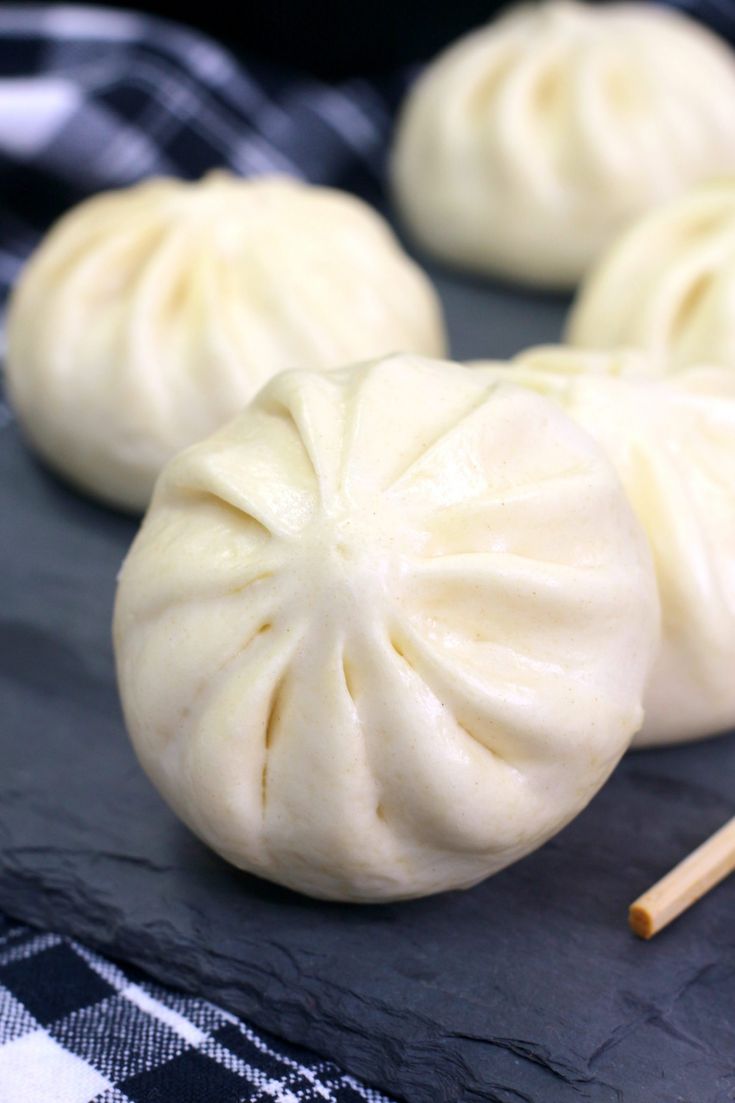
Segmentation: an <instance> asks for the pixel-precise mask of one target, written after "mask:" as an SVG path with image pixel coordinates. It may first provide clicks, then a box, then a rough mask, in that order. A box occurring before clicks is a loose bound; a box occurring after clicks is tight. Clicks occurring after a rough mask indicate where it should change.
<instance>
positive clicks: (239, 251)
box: [7, 173, 444, 509]
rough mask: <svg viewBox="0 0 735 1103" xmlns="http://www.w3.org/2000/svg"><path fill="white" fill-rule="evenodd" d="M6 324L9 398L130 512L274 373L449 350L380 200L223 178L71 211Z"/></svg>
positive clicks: (32, 269) (46, 445)
mask: <svg viewBox="0 0 735 1103" xmlns="http://www.w3.org/2000/svg"><path fill="white" fill-rule="evenodd" d="M8 331H9V332H8V338H9V349H8V365H7V375H8V383H9V387H10V394H11V397H12V400H13V403H14V405H15V407H16V410H17V412H18V415H19V418H20V420H21V422H22V424H23V426H24V428H25V430H26V433H27V434H28V436H29V438H30V440H31V441H32V443H33V444H34V445H35V446H36V448H37V449H38V450H39V452H40V453H41V454H42V455H43V456H44V457H45V459H46V460H47V461H48V462H49V463H50V464H52V465H53V466H54V467H55V468H57V469H58V470H59V471H60V472H62V473H63V474H65V475H66V476H68V478H69V479H71V480H72V481H73V482H74V483H76V484H78V485H79V486H80V487H82V488H83V489H85V490H87V491H89V492H90V493H92V494H95V495H98V496H99V497H100V498H102V499H104V500H105V501H108V502H110V503H112V504H114V505H119V506H122V507H124V508H130V509H143V508H144V507H145V506H146V505H147V503H148V499H149V497H150V494H151V491H152V488H153V483H154V481H155V478H156V476H157V474H158V472H159V470H160V469H161V467H162V466H163V464H164V463H165V462H166V461H167V460H168V459H169V458H170V457H171V456H172V455H173V454H174V453H175V452H177V451H178V450H179V449H180V448H183V447H185V446H186V445H188V444H191V443H193V442H194V441H195V440H198V439H200V438H201V437H203V436H206V435H207V434H208V433H210V432H212V430H214V429H215V428H217V427H218V426H219V425H221V424H222V423H223V422H224V421H226V420H227V419H229V418H230V417H232V416H233V415H234V414H235V413H236V412H237V411H238V410H239V409H240V408H241V407H242V406H243V405H244V403H246V402H247V401H248V400H249V399H250V398H251V397H252V395H253V394H254V393H255V391H256V390H257V389H258V388H259V387H260V386H261V385H262V384H263V383H265V382H266V380H267V379H269V378H270V377H271V376H272V375H274V374H275V373H276V372H278V371H280V370H282V369H284V368H290V367H303V368H333V367H336V366H337V365H338V364H340V363H344V362H345V361H346V360H350V359H355V358H361V357H365V356H370V355H378V354H382V353H387V352H393V351H397V350H407V351H415V352H425V353H430V354H440V353H441V352H443V346H444V341H443V332H442V322H441V316H440V308H439V305H438V301H437V299H436V296H435V294H434V292H433V290H432V288H431V286H430V284H429V282H428V280H427V279H426V277H425V276H424V275H423V274H422V272H421V271H420V269H418V268H417V267H416V265H414V264H413V262H412V261H410V260H409V258H408V257H407V256H406V255H405V253H403V251H402V250H401V248H400V247H399V245H398V242H397V240H396V238H395V237H394V235H393V234H392V232H391V231H390V229H389V228H388V226H387V224H386V223H385V222H384V220H383V219H382V218H381V217H380V216H379V215H378V214H376V213H375V212H374V211H373V210H371V209H370V208H369V207H368V206H366V205H365V204H364V203H362V202H361V201H360V200H358V199H356V198H354V197H352V196H349V195H347V194H345V193H343V192H338V191H333V190H330V189H326V188H318V187H311V186H308V185H305V184H301V183H298V182H296V181H294V180H289V179H287V178H262V179H257V180H247V181H246V180H242V179H238V178H235V177H231V176H228V175H226V174H224V173H214V174H211V175H209V176H207V177H205V178H204V179H203V180H202V181H201V182H199V183H194V184H191V183H185V182H183V181H178V180H169V179H158V180H153V181H151V182H148V183H144V184H140V185H138V186H136V187H133V188H130V189H127V190H124V191H118V192H110V193H107V194H105V195H102V196H99V197H97V198H94V199H92V200H89V201H87V202H85V203H82V204H81V205H80V206H79V207H77V208H75V209H74V210H73V211H71V212H70V213H69V214H68V215H67V216H66V217H65V218H63V219H62V220H61V221H60V222H59V223H58V225H57V226H56V227H55V228H54V229H53V230H52V231H51V233H50V235H49V236H48V237H47V238H46V239H45V241H44V242H43V243H42V245H41V246H40V248H39V249H38V250H37V251H36V253H35V254H34V256H33V257H32V258H31V261H30V262H29V264H28V266H27V267H26V269H25V272H24V275H23V276H22V278H21V281H20V284H19V286H18V288H17V290H16V292H15V294H14V296H13V298H12V302H11V305H10V312H9V318H8Z"/></svg>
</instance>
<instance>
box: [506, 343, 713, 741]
mask: <svg viewBox="0 0 735 1103" xmlns="http://www.w3.org/2000/svg"><path fill="white" fill-rule="evenodd" d="M498 378H499V379H503V380H505V379H507V378H510V379H512V380H515V381H516V382H518V383H519V384H521V383H522V384H524V385H525V386H528V387H530V388H531V389H533V390H535V391H537V392H540V393H541V394H542V395H544V396H545V397H549V398H554V399H555V400H556V401H557V402H559V403H560V405H561V406H562V407H563V409H564V410H565V411H566V412H567V413H569V414H571V415H572V417H573V418H574V419H575V421H577V422H578V423H579V424H580V425H581V426H582V427H583V428H584V429H586V430H587V432H588V433H590V434H591V435H592V436H593V437H594V438H595V439H596V440H597V441H599V443H600V444H602V445H603V446H604V448H605V450H606V451H607V453H608V455H609V456H610V458H611V459H612V461H613V463H614V464H615V466H616V468H617V470H618V473H619V475H620V478H621V480H622V483H623V485H624V487H625V489H626V491H627V493H628V497H629V499H630V502H631V504H632V506H633V508H634V510H635V511H636V513H637V515H638V518H639V520H640V521H641V524H642V525H643V528H644V529H645V531H646V534H647V536H648V539H649V541H650V545H651V549H652V552H653V559H654V564H655V567H656V574H657V578H658V588H659V598H660V602H661V616H662V640H661V646H660V650H659V654H658V658H657V661H656V665H655V666H654V669H653V673H652V675H651V680H650V683H649V685H648V689H647V692H646V696H645V698H644V708H645V713H646V716H645V723H644V726H643V730H642V731H641V732H640V734H639V735H638V736H637V737H636V739H635V743H636V744H637V745H638V746H645V745H649V744H660V743H673V742H679V741H681V740H685V739H697V738H701V737H702V736H707V735H713V734H715V733H717V732H722V731H725V730H727V729H729V728H732V727H735V676H734V675H735V372H732V371H728V370H726V369H723V368H699V369H696V368H690V369H688V370H686V371H682V372H679V373H678V374H676V375H671V376H669V377H663V376H659V375H658V374H657V371H656V370H655V369H653V368H652V367H651V365H650V364H649V362H648V361H647V360H646V359H645V357H643V356H641V355H635V354H618V355H615V354H592V353H589V352H580V351H578V350H575V349H569V348H556V349H555V348H550V349H538V350H532V351H530V352H527V353H524V354H523V355H521V356H520V357H519V358H518V361H517V366H515V367H512V368H509V369H506V368H502V369H500V370H499V372H498Z"/></svg>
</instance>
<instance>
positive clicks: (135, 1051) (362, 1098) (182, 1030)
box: [0, 919, 388, 1103]
mask: <svg viewBox="0 0 735 1103" xmlns="http://www.w3.org/2000/svg"><path fill="white" fill-rule="evenodd" d="M92 1101H94V1103H245V1101H248V1103H388V1100H386V1098H385V1096H383V1095H381V1094H380V1093H378V1092H376V1091H372V1090H371V1089H370V1088H366V1087H363V1086H362V1085H361V1084H360V1083H358V1081H356V1080H354V1079H352V1077H349V1076H345V1075H343V1074H342V1073H341V1072H340V1071H339V1069H337V1068H336V1067H335V1066H334V1065H332V1064H330V1063H329V1062H326V1061H319V1060H318V1059H317V1058H315V1057H313V1056H312V1055H311V1054H309V1053H306V1052H305V1051H304V1050H298V1049H295V1048H294V1047H291V1046H287V1045H286V1044H285V1043H284V1042H281V1041H276V1040H275V1039H274V1038H270V1037H268V1036H266V1035H264V1034H262V1033H260V1032H256V1031H254V1030H252V1029H251V1028H250V1027H248V1026H247V1025H246V1024H245V1023H243V1022H240V1021H238V1020H237V1019H236V1018H234V1017H233V1016H232V1015H229V1014H227V1013H226V1012H225V1011H222V1010H220V1009H219V1008H218V1007H215V1006H214V1005H213V1004H211V1003H208V1002H207V1001H205V1000H199V999H192V998H190V997H187V996H182V995H179V994H177V993H174V992H171V991H167V990H166V989H164V988H161V987H160V986H158V985H155V984H152V983H151V982H150V981H148V980H147V979H146V978H145V977H144V976H143V975H141V974H139V973H137V972H136V971H135V970H132V969H127V968H121V967H120V966H117V965H113V964H112V963H111V962H109V961H106V960H104V959H103V958H101V957H99V956H98V955H97V954H93V953H91V952H90V951H89V950H87V949H85V948H84V947H83V946H80V945H79V943H77V942H74V941H72V940H71V939H67V938H61V937H60V936H58V935H54V934H39V933H38V932H37V931H32V930H31V929H29V928H28V927H24V926H12V925H11V924H10V923H8V922H7V921H5V920H3V919H0V1103H92Z"/></svg>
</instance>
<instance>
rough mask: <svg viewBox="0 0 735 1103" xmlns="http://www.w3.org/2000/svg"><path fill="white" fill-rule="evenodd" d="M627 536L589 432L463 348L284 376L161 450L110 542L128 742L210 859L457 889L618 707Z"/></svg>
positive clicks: (624, 730)
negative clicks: (121, 545)
mask: <svg viewBox="0 0 735 1103" xmlns="http://www.w3.org/2000/svg"><path fill="white" fill-rule="evenodd" d="M657 631H658V606H657V602H656V596H655V582H654V578H653V572H652V566H651V563H650V557H649V554H648V549H647V547H646V543H645V538H644V537H643V534H642V532H641V530H640V526H639V525H638V524H637V523H636V521H635V518H634V516H633V513H632V511H631V510H630V507H629V505H628V503H627V501H626V499H625V495H624V493H623V490H622V488H621V487H620V484H619V481H618V479H617V477H616V475H615V473H614V470H613V468H612V466H611V465H610V464H609V461H608V460H607V459H606V457H605V456H604V454H603V452H602V450H601V449H600V448H599V446H598V445H596V444H595V442H594V441H593V440H592V439H591V438H590V437H589V436H588V435H587V434H585V433H583V432H582V431H581V430H580V429H579V428H578V427H577V426H576V425H574V423H573V422H572V421H571V419H569V418H568V417H566V416H565V415H564V414H563V413H562V412H561V411H560V410H558V409H557V407H556V406H555V405H554V404H553V403H551V402H548V401H545V400H544V399H542V398H539V397H538V396H536V395H533V394H529V393H527V392H526V391H524V390H522V389H520V388H513V387H509V386H500V387H498V386H496V385H495V383H494V382H493V380H492V379H491V378H490V377H488V376H486V375H484V374H483V372H482V371H474V370H471V369H469V368H464V367H460V366H459V365H455V364H446V363H442V362H439V361H430V360H422V359H418V358H411V357H395V358H389V359H387V360H383V361H379V362H377V363H372V364H366V365H358V366H355V367H351V368H346V369H344V370H340V371H338V372H335V373H331V374H314V373H307V372H303V373H300V372H294V373H287V374H284V375H281V376H279V377H278V378H277V379H275V380H273V381H272V382H271V383H270V384H269V385H268V386H267V387H266V388H265V389H264V390H263V391H261V393H260V394H259V395H258V397H257V398H256V399H255V401H254V402H253V403H252V404H251V405H250V407H249V408H248V409H246V410H245V411H244V412H243V413H242V414H241V415H240V416H239V417H238V418H237V419H236V420H235V421H233V422H232V423H231V424H229V425H228V426H226V427H225V428H224V429H222V430H221V431H220V432H219V433H217V434H215V435H214V436H213V437H211V438H210V439H209V440H207V441H204V442H203V443H201V444H199V445H197V446H195V447H193V448H191V449H189V450H188V451H186V452H184V453H183V454H181V455H180V456H178V457H177V458H176V459H174V460H173V461H172V463H171V464H169V466H168V467H167V468H166V470H165V471H164V473H163V475H162V476H161V479H160V480H159V483H158V485H157V488H156V492H155V495H154V498H153V502H152V505H151V508H150V510H149V512H148V515H147V517H146V520H145V522H144V524H143V527H142V530H141V532H140V534H139V536H138V538H137V540H136V542H135V544H134V545H133V548H132V550H131V552H130V554H129V556H128V559H127V561H126V563H125V566H124V569H123V572H122V575H121V579H120V585H119V591H118V597H117V606H116V613H115V642H116V653H117V664H118V676H119V684H120V690H121V695H122V700H123V704H124V709H125V716H126V719H127V724H128V728H129V731H130V734H131V737H132V739H133V742H134V745H135V747H136V750H137V752H138V755H139V756H140V759H141V761H142V764H143V766H144V767H145V769H146V771H147V772H148V774H149V775H150V777H151V778H152V779H153V781H154V782H155V784H156V785H157V786H158V787H159V789H160V790H161V792H162V793H163V795H164V796H165V797H166V799H167V800H168V801H169V802H170V804H171V805H172V806H173V808H174V809H175V810H176V811H177V812H178V813H179V815H180V816H181V817H182V818H183V819H184V820H185V821H186V822H187V823H188V824H189V825H190V827H191V828H192V829H193V830H194V831H196V832H197V834H199V835H200V836H201V837H202V838H203V839H204V840H206V841H207V842H208V843H209V844H210V845H211V846H212V847H214V849H215V850H217V851H219V853H220V854H222V855H223V856H224V857H225V858H227V859H228V860H229V861H231V862H233V863H234V864H235V865H237V866H241V867H243V868H244V869H248V870H251V871H252V872H254V873H258V874H260V875H262V876H265V877H269V878H271V879H273V880H275V881H279V882H281V883H282V884H284V885H288V886H290V887H292V888H295V889H299V890H301V891H303V892H307V893H310V894H312V895H314V896H320V897H328V898H335V899H344V900H363V901H372V900H384V899H398V898H401V897H411V896H419V895H422V894H425V893H430V892H436V891H439V890H442V889H450V888H460V887H465V886H469V885H471V884H473V883H475V882H476V881H478V880H480V879H482V878H483V877H486V876H487V875H488V874H491V873H493V872H495V871H496V870H498V869H500V868H501V867H503V866H505V865H507V864H508V863H509V862H512V861H514V860H515V859H517V858H519V857H521V856H522V855H523V854H525V853H527V852H528V851H529V850H531V849H533V848H534V847H536V846H539V845H540V844H541V843H542V842H543V841H544V840H545V839H547V838H548V837H549V836H550V835H552V834H553V833H554V832H555V831H558V830H559V829H560V828H561V827H562V826H563V825H564V824H565V823H566V822H567V821H568V820H569V819H571V817H572V816H574V815H575V813H577V812H578V811H579V810H580V809H581V808H582V807H583V806H584V805H585V804H586V803H587V801H588V800H589V799H590V797H591V796H592V795H593V794H594V792H595V791H596V790H597V789H598V787H599V786H600V785H601V784H602V782H603V781H604V780H605V778H606V777H607V776H608V774H609V773H610V771H611V769H612V768H613V766H614V765H615V763H616V762H617V760H618V758H619V757H620V755H621V754H622V752H623V751H624V750H625V748H626V747H627V745H628V742H629V740H630V738H631V736H632V734H633V732H634V731H636V730H637V728H638V727H639V726H640V722H641V707H640V700H641V695H642V691H643V686H644V683H645V680H646V676H647V673H648V668H649V664H650V661H651V659H652V657H653V651H654V648H655V643H656V638H657Z"/></svg>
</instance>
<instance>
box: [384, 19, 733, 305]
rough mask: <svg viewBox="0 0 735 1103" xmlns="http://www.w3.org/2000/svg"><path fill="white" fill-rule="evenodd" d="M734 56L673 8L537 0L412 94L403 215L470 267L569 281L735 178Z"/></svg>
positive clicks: (398, 178) (441, 63)
mask: <svg viewBox="0 0 735 1103" xmlns="http://www.w3.org/2000/svg"><path fill="white" fill-rule="evenodd" d="M734 102H735V58H734V57H733V54H732V53H731V51H730V50H729V48H728V47H727V46H726V45H725V43H724V42H722V41H720V40H719V39H718V38H716V37H715V36H714V35H713V34H711V33H710V32H709V31H707V30H705V29H704V28H703V27H702V26H700V25H699V24H697V23H695V22H693V21H691V20H689V19H687V18H686V17H685V16H683V15H679V14H677V13H676V12H674V11H671V10H667V9H666V8H664V7H657V6H654V5H648V4H635V3H622V4H621V3H618V4H604V5H602V4H601V5H591V4H581V3H575V2H573V0H548V2H546V3H541V4H526V5H524V6H522V7H520V8H518V9H517V10H514V11H511V12H510V13H509V14H507V15H505V16H504V17H502V18H500V19H498V20H496V21H494V22H493V23H491V24H490V25H489V26H487V27H485V28H483V29H481V30H479V31H476V32H474V33H472V34H470V35H468V36H466V37H465V38H463V39H461V40H460V41H459V42H457V43H456V44H455V45H454V46H452V47H450V49H448V50H447V51H446V52H445V53H444V54H442V55H441V56H440V57H439V59H438V60H437V61H436V62H434V64H432V65H430V66H429V67H428V69H427V70H426V72H425V73H424V74H423V75H422V76H421V77H420V78H419V79H418V81H417V83H416V85H415V87H414V89H413V91H412V92H411V93H410V94H409V96H408V99H407V103H406V107H405V109H404V111H403V114H402V117H401V119H400V123H399V128H398V133H397V138H396V142H395V149H394V155H393V182H394V190H395V195H396V198H397V202H398V206H399V208H400V211H401V212H402V214H403V216H404V218H405V220H406V222H407V224H408V226H409V228H410V229H411V230H413V232H414V234H415V236H416V237H417V239H418V240H419V241H421V242H422V243H423V244H424V245H425V246H426V247H427V249H429V250H431V251H432V252H434V253H436V254H438V255H439V256H440V257H443V258H444V259H446V260H448V261H450V262H453V263H455V264H457V265H460V266H465V267H467V268H470V269H475V270H477V271H480V272H490V273H497V274H500V275H502V276H508V277H511V278H513V279H516V280H521V281H523V282H527V283H530V284H541V285H547V286H549V287H569V286H572V285H574V284H575V283H576V282H577V281H578V280H579V278H580V277H581V276H582V274H583V273H584V272H585V270H586V269H587V268H588V267H589V266H590V264H591V263H592V261H593V260H594V259H595V257H597V255H598V254H599V253H600V251H601V250H602V249H603V248H604V247H605V246H606V245H607V244H608V243H609V242H610V241H611V240H612V239H613V237H614V236H615V235H616V234H617V233H618V232H619V231H620V229H621V228H622V227H623V226H624V225H626V224H627V223H628V222H630V221H631V220H632V219H634V218H636V217H638V216H639V215H640V214H641V213H643V212H644V211H647V210H648V209H649V208H651V207H653V206H654V205H656V204H659V203H661V202H663V201H665V200H667V199H669V198H671V197H672V196H674V195H676V194H678V193H679V192H682V191H684V190H685V189H687V188H689V187H690V186H692V185H693V184H695V183H697V182H699V181H701V180H704V179H706V178H707V177H708V176H710V175H712V174H713V173H721V172H725V171H728V170H732V169H735V111H733V109H732V104H733V103H734Z"/></svg>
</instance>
